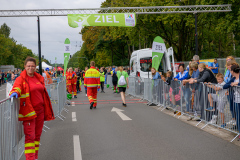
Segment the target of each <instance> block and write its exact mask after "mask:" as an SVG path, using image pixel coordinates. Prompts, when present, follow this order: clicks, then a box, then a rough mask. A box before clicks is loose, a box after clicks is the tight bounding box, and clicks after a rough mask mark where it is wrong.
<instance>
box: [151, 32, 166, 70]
mask: <svg viewBox="0 0 240 160" xmlns="http://www.w3.org/2000/svg"><path fill="white" fill-rule="evenodd" d="M165 51H166V46H165V43H164V41H163V39H162V38H161V37H159V36H157V37H156V38H155V39H154V40H153V44H152V67H153V68H155V69H156V70H158V68H159V65H160V63H161V60H162V57H163V54H164V52H165Z"/></svg>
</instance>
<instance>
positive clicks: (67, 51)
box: [64, 38, 71, 76]
mask: <svg viewBox="0 0 240 160" xmlns="http://www.w3.org/2000/svg"><path fill="white" fill-rule="evenodd" d="M70 51H71V45H70V40H69V39H68V38H66V40H65V42H64V76H66V70H67V65H68V61H69V57H70Z"/></svg>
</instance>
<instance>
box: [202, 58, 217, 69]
mask: <svg viewBox="0 0 240 160" xmlns="http://www.w3.org/2000/svg"><path fill="white" fill-rule="evenodd" d="M199 62H200V63H205V64H206V66H207V67H209V66H211V64H212V63H213V62H214V59H204V60H199Z"/></svg>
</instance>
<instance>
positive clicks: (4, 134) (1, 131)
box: [0, 79, 70, 160]
mask: <svg viewBox="0 0 240 160" xmlns="http://www.w3.org/2000/svg"><path fill="white" fill-rule="evenodd" d="M12 85H13V83H12ZM45 87H46V89H47V92H48V94H49V97H50V100H51V103H52V107H53V112H54V115H55V117H58V118H59V119H61V120H64V118H65V117H64V116H63V115H61V113H62V111H65V112H68V110H67V109H66V108H64V107H65V106H66V105H70V102H68V101H67V93H66V80H65V79H60V81H59V82H58V81H53V83H51V84H45ZM12 100H13V101H12V102H11V99H10V98H7V99H5V100H2V101H0V115H1V116H0V148H1V149H0V160H19V159H20V158H21V156H22V154H23V153H24V139H25V138H24V133H23V125H22V122H19V121H18V111H19V107H20V106H19V99H16V98H13V99H12ZM46 123H47V122H45V123H44V128H47V129H50V128H48V127H47V126H46V125H45V124H46ZM43 131H45V130H44V129H43ZM45 132H46V131H45Z"/></svg>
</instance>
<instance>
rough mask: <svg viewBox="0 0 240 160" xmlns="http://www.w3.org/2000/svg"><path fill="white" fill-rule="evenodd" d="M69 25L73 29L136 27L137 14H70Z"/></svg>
mask: <svg viewBox="0 0 240 160" xmlns="http://www.w3.org/2000/svg"><path fill="white" fill-rule="evenodd" d="M68 25H69V26H70V27H72V28H77V27H82V26H117V27H135V25H136V15H135V13H109V14H108V13H107V14H68Z"/></svg>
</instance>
